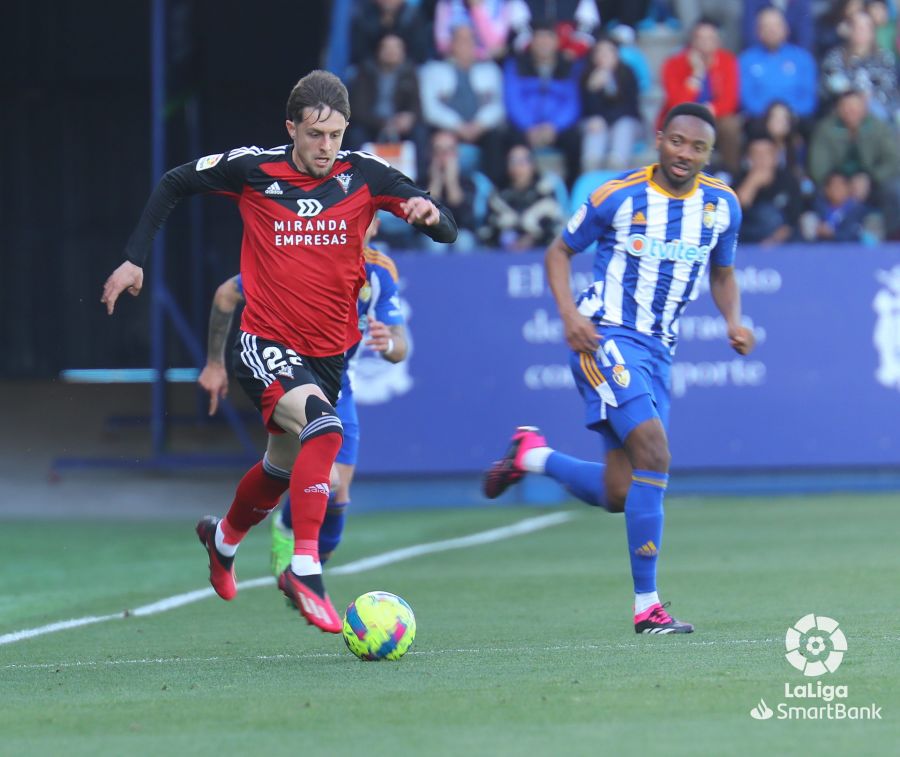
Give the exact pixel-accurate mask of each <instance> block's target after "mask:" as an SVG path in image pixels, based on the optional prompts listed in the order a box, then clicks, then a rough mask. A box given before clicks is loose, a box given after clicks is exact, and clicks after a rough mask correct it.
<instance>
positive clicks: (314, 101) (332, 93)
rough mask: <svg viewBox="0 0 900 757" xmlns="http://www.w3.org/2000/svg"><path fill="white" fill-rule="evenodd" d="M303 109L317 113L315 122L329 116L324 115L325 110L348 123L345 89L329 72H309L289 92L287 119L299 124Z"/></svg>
mask: <svg viewBox="0 0 900 757" xmlns="http://www.w3.org/2000/svg"><path fill="white" fill-rule="evenodd" d="M305 108H312V109H313V110H316V111H318V113H319V118H318V119H316V120H321V119H322V118H323V117H324V118H327V117H328V115H330V113H328V114H325V113H324V111H326V110H327V111H337V112H338V113H340V114H341V115H342V116H343V117H344V118H346V119H347V120H348V121H349V120H350V98H349V96H348V95H347V87H345V86H344V82H342V81H341V80H340V79H339V78H338V77H337V76H335V75H334V74H333V73H331V72H330V71H321V70H318V69H316V70H315V71H310V72H309V73H308V74H307V75H306V76H304V77H303V78H302V79H301V80H300V81H298V82H297V83H296V84H295V85H294V88H293V89H292V90H291V94H290V97H288V101H287V117H288V119H289V120H291V121H293V122H294V123H299V122H301V121H302V120H303V110H304V109H305Z"/></svg>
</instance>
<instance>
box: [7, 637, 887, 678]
mask: <svg viewBox="0 0 900 757" xmlns="http://www.w3.org/2000/svg"><path fill="white" fill-rule="evenodd" d="M894 640H895V639H894ZM895 641H896V640H895ZM654 643H657V644H658V643H662V644H669V643H675V644H677V645H678V646H679V647H683V646H688V647H714V646H746V645H751V644H763V645H767V644H783V643H784V639H705V640H703V641H700V640H690V639H687V638H680V639H678V640H677V641H676V640H675V639H672V640H671V641H663V642H659V641H658V640H656V639H654V640H653V641H648V642H646V643H644V644H641V643H638V642H610V643H607V644H597V643H591V644H552V645H545V646H532V647H516V651H517V652H530V653H540V654H547V653H553V652H592V651H595V650H596V651H611V650H616V649H642V648H644V647H645V646H646V644H654ZM448 654H464V655H484V654H509V649H508V648H506V647H475V648H471V649H465V648H460V649H413V650H411V651H410V652H408V653H407V655H408V656H410V657H432V656H443V655H448ZM323 657H335V658H337V657H345V658H346V657H347V654H346V652H302V653H294V654H269V655H247V656H243V655H242V656H240V657H227V658H226V657H220V656H212V657H138V658H132V659H122V660H75V661H73V662H36V663H27V662H26V663H10V664H9V665H0V670H8V669H12V668H14V669H16V670H62V669H63V668H99V667H114V666H119V665H195V664H197V663H205V662H220V661H222V660H225V659H228V660H234V659H240V660H254V661H258V662H267V661H276V662H278V661H283V660H313V659H319V658H323ZM350 659H352V658H350Z"/></svg>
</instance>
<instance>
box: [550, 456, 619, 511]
mask: <svg viewBox="0 0 900 757" xmlns="http://www.w3.org/2000/svg"><path fill="white" fill-rule="evenodd" d="M605 470H606V466H605V465H603V464H602V463H591V462H588V461H586V460H579V459H578V458H577V457H571V456H569V455H565V454H563V453H562V452H556V451H554V452H552V453H551V454H550V456H549V457H548V458H547V462H546V463H545V464H544V473H545V474H546V475H548V476H550V478H552V479H553V480H554V481H558V482H559V483H560V484H562V485H563V486H565V487H566V490H567V491H568V492H569V493H570V494H571V495H572V496H573V497H577V498H578V499H580V500H582V501H583V502H586V503H587V504H589V505H592V506H593V507H602V508H604V509H606V510H609V507H608V506H607V504H606V491H605V488H604V485H603V474H604V472H605Z"/></svg>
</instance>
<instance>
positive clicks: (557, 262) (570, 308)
mask: <svg viewBox="0 0 900 757" xmlns="http://www.w3.org/2000/svg"><path fill="white" fill-rule="evenodd" d="M574 254H575V251H574V250H572V249H571V248H570V247H569V246H568V245H567V244H566V243H565V242H563V241H562V239H561V238H560V237H557V238H556V239H554V240H553V241H552V242H551V243H550V246H549V247H548V248H547V252H546V253H545V254H544V268H545V269H546V271H547V282H548V283H549V284H550V291H551V292H553V299H555V300H556V307H557V309H558V310H559V315H560V317H561V318H562V321H563V326H564V327H565V332H566V341H567V342H568V343H569V346H570V347H571V348H572V349H573V350H575V351H576V352H591V353H593V352H595V351H596V350H597V347H598V346H599V345H600V339H599V338H598V336H597V330H596V329H595V328H594V324H593V323H591V321H590V319H588V318H585V317H584V316H583V315H582V314H581V313H579V312H578V310H577V308H576V307H575V302H574V300H573V299H572V287H571V284H570V283H569V282H570V280H571V276H572V260H571V258H572V255H574Z"/></svg>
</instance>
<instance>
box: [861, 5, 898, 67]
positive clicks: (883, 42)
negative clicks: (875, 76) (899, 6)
mask: <svg viewBox="0 0 900 757" xmlns="http://www.w3.org/2000/svg"><path fill="white" fill-rule="evenodd" d="M894 9H895V11H896V5H895V7H894ZM866 11H867V12H868V14H869V15H870V16H871V17H872V22H873V23H874V24H875V39H876V41H877V42H878V46H879V47H880V48H881V49H882V50H884V51H885V52H886V53H887V54H888V55H890V56H891V60H893V61H894V62H895V63H896V61H897V44H898V42H900V40H898V39H897V22H896V19H895V18H892V17H891V11H890V9H889V8H888V6H887V3H885V2H882V0H873V1H872V2H870V3H869V4H868V5H867V6H866Z"/></svg>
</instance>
